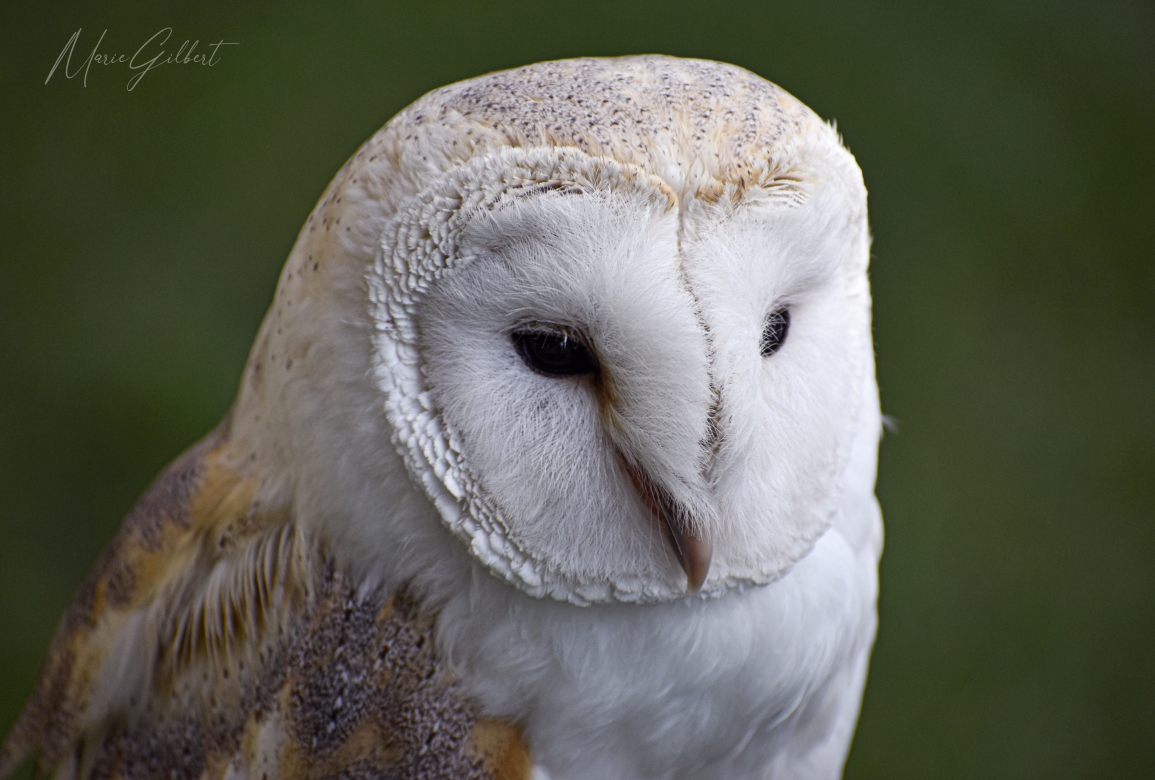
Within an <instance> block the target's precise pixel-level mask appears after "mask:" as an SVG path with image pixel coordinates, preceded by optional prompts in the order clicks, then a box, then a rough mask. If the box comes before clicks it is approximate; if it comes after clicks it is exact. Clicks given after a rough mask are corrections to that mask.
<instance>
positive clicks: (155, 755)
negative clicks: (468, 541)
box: [0, 418, 531, 780]
mask: <svg viewBox="0 0 1155 780" xmlns="http://www.w3.org/2000/svg"><path fill="white" fill-rule="evenodd" d="M228 428H229V424H228V419H227V418H226V420H225V422H224V423H222V425H221V427H220V428H218V429H217V430H216V431H215V432H214V433H212V434H210V435H209V436H208V437H206V438H205V439H204V440H202V441H201V442H200V443H198V444H197V445H195V446H194V447H192V448H191V449H190V450H188V451H187V452H186V453H185V454H184V455H182V456H181V457H180V458H178V459H177V460H176V461H175V462H174V463H173V464H172V465H170V466H169V467H168V468H167V469H165V471H164V472H162V473H161V475H160V476H159V477H158V478H157V479H156V480H155V481H154V482H153V484H152V485H151V486H150V487H149V489H148V490H147V491H146V492H145V494H144V495H143V496H142V498H141V499H140V501H139V502H138V503H137V505H136V506H135V507H134V509H133V510H132V512H131V513H130V514H129V516H128V517H127V518H126V520H125V522H124V525H123V526H122V527H121V529H120V531H119V532H118V534H117V536H116V537H115V538H114V539H113V541H112V543H111V544H110V545H109V547H108V548H107V549H106V550H105V552H104V553H103V554H102V555H101V558H100V560H99V561H98V563H97V565H96V567H95V568H94V570H93V572H92V573H91V574H90V575H89V577H88V579H87V580H86V581H85V583H84V584H83V585H82V586H81V588H80V590H79V592H78V594H77V596H76V599H75V601H74V603H73V605H72V607H71V608H70V609H69V611H68V612H67V613H66V614H65V616H64V618H63V620H62V621H61V624H60V626H59V628H58V629H57V633H56V636H55V638H54V639H53V642H52V645H51V647H50V649H49V652H48V656H47V658H46V659H45V661H44V664H43V667H42V669H41V674H40V678H39V681H38V682H37V685H36V687H35V689H34V690H33V693H32V695H31V697H30V698H29V701H28V703H27V705H26V707H25V709H24V711H23V713H22V714H21V716H20V718H19V720H18V721H17V723H16V725H15V727H14V728H13V730H12V732H11V734H10V735H9V736H8V739H7V740H6V741H5V743H4V745H3V747H2V748H0V778H3V777H5V776H7V775H8V774H10V773H11V772H12V771H14V770H15V768H16V767H17V766H18V765H19V764H20V763H21V762H22V761H23V760H25V758H27V757H28V756H30V755H35V757H36V769H37V773H38V774H40V775H52V776H53V777H58V778H62V779H63V778H68V779H71V778H85V779H86V780H89V779H95V778H112V777H120V778H136V777H140V778H145V777H160V776H162V775H163V776H164V777H166V778H172V779H173V780H183V779H184V778H187V779H188V780H193V779H194V778H223V777H225V776H229V777H230V778H231V777H234V776H237V777H240V776H244V777H252V778H255V779H256V778H265V777H267V778H273V777H285V778H298V777H299V778H310V779H312V778H316V779H317V780H320V779H321V778H329V777H336V776H338V775H344V776H366V777H368V776H384V777H418V776H420V777H447V778H448V777H453V778H503V780H516V778H527V777H529V774H530V771H531V762H530V759H529V755H528V753H527V752H526V750H525V747H524V744H523V742H522V739H521V731H520V729H519V728H518V727H516V726H515V725H513V724H510V723H507V722H504V721H499V720H494V719H486V718H482V717H480V716H479V715H478V713H477V712H476V710H475V708H474V707H473V706H472V705H471V704H470V703H469V702H468V701H466V700H465V699H463V698H462V697H461V696H460V694H459V692H458V690H457V688H456V686H455V683H454V679H453V676H452V673H451V671H450V670H449V669H448V668H447V666H446V665H445V664H444V663H443V662H442V661H441V660H440V659H439V658H438V657H437V656H436V652H435V649H434V642H433V635H432V632H433V621H434V617H433V616H432V615H428V614H423V613H422V610H421V609H420V608H419V606H418V604H417V602H416V601H415V600H413V599H412V598H410V597H409V596H408V595H406V594H405V593H404V592H400V593H394V594H378V595H375V596H369V597H363V596H358V595H357V593H356V589H355V588H354V587H353V585H352V583H350V582H348V581H347V580H346V578H344V577H343V576H342V574H341V572H339V571H337V570H336V569H335V568H334V566H333V564H332V562H331V561H330V560H329V559H328V558H327V557H326V556H325V554H324V552H323V545H322V544H321V543H320V542H319V541H318V540H314V539H310V538H308V537H307V535H306V534H304V533H303V532H302V530H301V527H300V525H299V524H298V523H296V522H294V517H293V511H292V510H293V508H292V505H291V501H290V500H289V499H288V498H287V491H285V490H280V489H278V488H277V485H278V484H279V483H278V481H277V480H276V479H275V478H273V475H267V474H262V473H261V472H260V470H259V469H258V468H256V467H255V466H254V465H253V464H248V463H246V461H245V460H244V459H243V458H238V457H236V454H235V453H234V452H233V451H232V448H231V447H230V441H229V435H228ZM238 464H244V467H243V468H242V467H240V466H238Z"/></svg>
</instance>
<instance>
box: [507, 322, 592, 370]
mask: <svg viewBox="0 0 1155 780" xmlns="http://www.w3.org/2000/svg"><path fill="white" fill-rule="evenodd" d="M512 338H513V346H514V347H515V348H516V349H517V351H518V354H520V355H521V359H522V360H524V361H525V364H526V365H527V366H529V367H530V368H532V369H533V370H534V371H537V372H538V373H540V374H545V375H546V376H577V375H580V374H592V373H594V372H595V371H596V370H597V364H596V363H595V362H594V359H593V356H591V355H590V353H589V350H587V349H586V348H585V345H584V344H582V343H581V342H580V341H578V340H577V339H576V338H574V337H573V336H571V335H569V334H567V333H555V332H551V331H535V330H517V331H514V332H513V334H512Z"/></svg>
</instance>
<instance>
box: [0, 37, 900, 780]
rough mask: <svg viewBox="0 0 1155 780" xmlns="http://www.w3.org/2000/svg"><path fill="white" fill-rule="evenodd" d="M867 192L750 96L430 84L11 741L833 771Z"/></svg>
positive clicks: (597, 86) (285, 766)
mask: <svg viewBox="0 0 1155 780" xmlns="http://www.w3.org/2000/svg"><path fill="white" fill-rule="evenodd" d="M869 243H870V237H869V232H868V228H867V218H866V191H865V188H864V185H863V181H862V176H861V173H860V171H859V169H858V167H857V165H856V164H855V161H854V159H853V158H852V157H851V155H850V153H849V152H847V151H846V150H845V149H844V148H843V146H842V145H841V142H840V140H839V138H838V135H837V133H836V132H835V130H834V129H833V128H832V127H831V126H830V125H828V124H826V123H824V122H823V121H821V120H820V119H819V118H818V117H817V116H816V115H815V114H814V113H812V112H811V111H810V110H809V109H807V108H806V107H805V106H803V105H802V104H800V103H799V102H798V101H797V100H796V99H794V98H793V97H792V96H790V95H789V94H787V93H786V92H784V91H783V90H781V89H779V88H778V87H776V86H774V85H773V84H771V83H769V82H767V81H765V80H763V79H761V78H759V77H758V76H755V75H754V74H752V73H749V72H747V71H745V70H742V69H740V68H737V67H734V66H731V65H724V64H720V63H716V62H707V61H697V60H683V59H675V58H670V57H660V56H650V57H625V58H618V59H578V60H570V61H561V62H547V63H542V64H537V65H532V66H529V67H524V68H520V69H516V70H511V71H505V72H501V73H495V74H490V75H487V76H482V77H480V78H477V79H474V80H471V81H465V82H462V83H459V84H454V85H451V86H448V87H445V88H443V89H439V90H436V91H434V92H432V93H430V94H428V95H426V96H425V97H423V98H421V99H419V100H418V101H417V102H415V103H414V104H412V105H411V106H409V107H408V108H406V109H405V110H404V111H402V112H401V113H400V114H398V115H397V116H396V117H395V118H394V119H392V120H391V121H390V122H389V123H388V124H386V125H385V127H384V128H383V129H382V130H381V131H380V132H378V133H377V134H376V135H375V136H373V137H372V138H371V139H370V140H369V141H367V142H366V143H365V145H364V146H362V147H361V149H360V150H359V151H357V152H356V154H355V155H354V156H353V157H352V158H351V159H350V160H349V161H348V163H347V164H346V165H345V166H344V167H343V168H342V169H341V171H340V172H339V173H338V174H337V176H336V178H335V179H334V180H333V182H332V184H331V185H330V186H329V188H328V189H327V190H326V192H325V193H324V195H323V196H322V198H321V200H320V202H319V203H318V204H317V206H316V208H315V210H314V211H313V213H312V215H311V216H310V217H309V219H308V221H307V222H306V223H305V225H304V227H303V228H302V229H301V232H300V235H299V237H298V239H297V242H296V245H295V246H294V248H293V250H292V252H291V254H290V256H289V258H288V261H287V263H286V265H285V268H284V271H283V272H282V274H281V277H280V281H279V284H278V286H277V291H276V294H275V297H274V299H273V303H272V305H271V308H270V310H269V312H268V315H267V316H266V318H265V320H264V322H263V324H262V325H261V328H260V330H259V332H258V335H257V338H256V341H255V344H254V346H253V349H252V353H251V355H250V357H249V360H248V363H247V365H246V368H245V371H244V376H243V379H242V382H241V386H240V389H239V393H238V396H237V399H236V402H235V404H234V405H233V407H232V409H231V411H230V412H229V413H228V415H226V417H225V419H224V420H223V422H221V424H220V425H219V427H218V428H217V429H216V430H214V431H213V432H212V433H210V434H209V435H208V436H207V437H206V438H205V439H203V440H202V441H201V442H200V443H198V444H196V445H194V446H193V447H192V448H191V449H190V450H188V451H187V452H186V453H185V454H184V455H182V456H181V457H179V458H178V459H177V460H176V461H175V462H174V463H173V464H172V465H171V466H170V467H169V468H168V469H167V470H165V471H164V472H163V473H162V474H161V475H160V476H159V477H158V478H157V479H156V481H155V482H154V483H153V484H152V486H151V487H149V488H148V490H147V491H146V492H145V494H144V496H143V497H142V498H141V499H140V501H139V502H138V503H137V505H136V506H135V508H134V509H133V510H132V512H131V513H130V514H129V516H128V518H127V519H126V521H125V523H124V525H123V527H122V528H121V530H120V532H119V533H118V535H117V536H116V537H115V539H114V540H113V541H112V542H111V544H110V546H109V547H108V548H107V550H106V551H105V552H104V554H103V555H102V557H101V558H100V560H99V561H98V563H97V564H96V567H95V569H94V570H93V572H92V574H91V575H90V576H89V578H88V580H87V581H86V582H85V584H84V585H83V586H82V587H81V588H80V590H79V593H78V595H77V597H76V600H75V603H74V604H73V605H72V607H71V608H70V610H69V611H68V612H67V614H66V615H65V616H64V618H63V620H62V622H61V624H60V628H59V630H58V632H57V635H56V637H55V639H54V640H53V643H52V646H51V648H50V650H49V654H48V657H47V659H46V661H45V663H44V667H43V669H42V672H41V676H40V679H39V682H38V683H37V685H36V687H35V689H34V691H33V693H32V696H31V698H30V700H29V702H28V704H27V706H26V708H25V710H24V712H23V714H22V715H21V716H20V719H19V720H18V722H17V723H16V725H15V727H14V728H13V730H12V732H11V734H10V735H9V737H8V739H7V741H6V743H5V744H4V747H3V750H2V752H0V776H5V775H8V774H10V773H11V772H12V771H13V769H14V767H15V766H16V765H17V764H19V763H20V762H21V761H22V760H24V759H25V758H26V757H28V756H30V755H32V756H35V760H36V762H37V767H38V768H39V770H40V771H41V772H42V773H44V774H48V775H51V776H53V777H56V778H113V777H121V778H146V777H147V778H154V777H155V778H159V777H165V778H174V779H177V780H183V779H185V778H188V779H189V780H193V779H194V778H229V779H230V780H232V779H234V778H235V779H240V778H247V779H250V780H271V779H272V778H301V779H302V780H304V779H308V780H314V779H315V780H321V779H322V778H337V777H342V778H345V777H348V778H418V777H420V778H502V779H504V780H518V779H526V778H536V780H572V779H577V778H598V779H599V780H606V779H612V778H669V779H673V778H832V777H838V776H840V775H841V773H842V767H843V763H844V761H845V758H846V754H847V751H848V749H849V745H850V740H851V737H852V734H853V731H854V726H855V723H856V720H857V716H858V710H859V706H860V702H861V696H862V691H863V686H864V684H865V677H866V670H867V662H868V658H869V654H870V649H871V646H872V643H873V639H874V634H875V629H876V622H877V621H876V606H875V605H876V595H877V565H878V558H879V555H880V552H881V545H882V524H881V514H880V511H879V508H878V504H877V502H876V500H875V497H874V480H875V472H876V457H877V449H878V441H879V433H880V414H879V403H878V395H877V386H876V382H875V378H874V359H873V350H872V343H871V336H870V293H869V286H868V282H867V262H868V256H869Z"/></svg>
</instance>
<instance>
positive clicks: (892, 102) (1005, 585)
mask: <svg viewBox="0 0 1155 780" xmlns="http://www.w3.org/2000/svg"><path fill="white" fill-rule="evenodd" d="M14 5H15V4H6V5H5V8H4V10H3V11H0V22H2V30H0V59H2V62H3V69H2V72H0V80H2V81H0V83H2V88H3V97H2V99H3V112H2V113H3V116H4V117H5V118H4V120H3V126H2V130H0V138H2V139H3V142H2V145H0V171H2V183H3V186H2V187H0V199H2V203H3V205H2V208H0V236H2V239H0V247H2V254H0V499H2V500H0V731H4V730H6V729H7V728H8V726H9V724H11V723H12V721H13V720H14V719H15V717H16V714H17V712H18V709H19V707H20V705H21V702H22V701H23V698H24V696H25V695H27V693H28V691H29V690H30V688H31V686H32V682H33V679H34V675H35V673H36V669H37V665H38V663H39V660H40V657H41V655H42V653H43V652H44V649H45V647H46V645H47V643H48V641H49V638H50V636H51V634H52V631H53V628H54V626H55V623H56V620H57V618H58V616H59V615H60V614H61V612H62V610H63V609H64V608H65V606H66V605H67V603H68V602H69V600H70V598H71V594H72V591H73V589H74V588H75V587H76V586H77V584H78V583H79V581H80V579H81V578H82V577H83V575H84V573H85V572H86V571H87V569H88V567H89V566H90V565H91V563H92V562H93V560H94V559H95V558H96V556H97V554H98V552H99V550H100V549H101V547H102V545H103V544H104V543H105V541H106V540H107V539H108V538H109V537H110V536H111V535H112V533H113V531H114V529H115V528H116V527H117V525H118V523H119V522H120V519H121V518H122V516H123V515H124V514H125V512H126V511H127V510H128V508H129V507H130V506H131V504H132V502H133V500H134V499H135V498H136V496H137V495H138V494H139V493H140V491H141V490H142V489H143V488H144V486H145V485H146V484H147V483H148V481H149V480H150V478H151V477H152V476H153V475H154V474H155V473H156V472H157V471H158V470H159V469H160V468H161V467H162V466H163V465H164V464H165V463H166V462H167V461H169V460H170V459H171V458H173V457H174V456H175V455H176V454H177V453H178V452H179V451H180V450H182V449H183V448H184V447H185V446H186V445H188V444H189V443H191V442H192V441H193V440H194V439H196V438H197V437H199V436H200V435H201V434H202V433H204V432H205V431H207V430H208V429H209V428H210V427H211V426H213V424H214V423H215V422H216V421H217V420H218V419H219V418H220V416H221V415H222V414H223V412H224V411H225V409H226V408H227V407H228V405H229V403H230V400H231V398H232V395H233V392H234V389H235V386H236V383H237V380H238V378H239V375H240V371H241V367H242V364H243V362H244V360H245V356H246V352H247V350H248V347H249V344H250V341H251V340H252V337H253V335H254V333H255V331H256V328H257V325H258V323H259V321H260V319H261V316H262V314H263V313H264V309H265V307H266V306H267V305H268V303H269V301H270V299H271V296H272V293H273V288H274V285H275V282H276V278H277V273H278V271H279V269H280V266H281V263H282V262H283V260H284V258H285V256H286V255H287V253H288V251H289V248H290V246H291V245H292V242H293V240H294V238H295V235H296V232H297V229H298V228H299V226H300V225H301V223H302V222H303V220H304V219H305V217H306V215H307V214H308V213H309V211H310V209H311V208H312V206H313V203H314V201H315V200H316V198H317V197H318V195H319V194H320V193H321V190H322V188H323V187H324V186H325V184H326V183H327V182H328V180H329V178H330V177H331V176H332V175H333V174H334V173H335V172H336V170H337V168H338V167H339V166H340V165H341V164H342V162H343V161H344V160H345V158H346V157H348V156H349V155H350V154H351V153H352V152H353V151H354V150H355V149H356V148H357V146H358V145H359V144H360V143H361V142H362V141H363V140H364V139H365V138H367V137H368V136H369V135H370V134H371V133H373V131H375V130H376V129H377V128H378V127H379V126H380V125H382V124H383V123H384V122H385V121H386V120H387V119H388V118H389V117H390V116H391V115H392V114H393V113H395V112H396V111H397V110H398V109H400V108H401V107H403V106H404V105H406V104H407V103H409V102H410V101H411V100H413V99H414V98H416V97H418V96H419V95H421V94H422V93H424V92H426V91H427V90H429V89H432V88H434V87H437V86H440V85H442V84H445V83H448V82H452V81H456V80H459V79H462V78H467V77H470V76H474V75H478V74H481V73H484V72H487V71H491V70H496V69H500V68H507V67H511V66H516V65H521V64H524V63H529V62H533V61H536V60H542V59H552V58H560V57H568V56H574V55H611V54H623V53H639V52H664V53H669V54H677V55H686V56H695V57H707V58H712V59H719V60H728V61H730V62H735V63H737V64H740V65H743V66H745V67H747V68H750V69H751V70H754V71H755V72H757V73H760V74H762V75H764V76H766V77H767V78H769V79H771V80H773V81H775V82H777V83H779V84H781V85H782V86H783V87H785V88H786V89H788V90H790V91H791V92H793V93H794V94H795V95H797V96H798V97H799V98H801V99H802V100H803V101H804V102H806V103H807V104H809V105H810V106H811V107H812V108H814V109H815V110H816V111H818V112H819V113H820V114H822V115H823V116H825V117H828V118H833V119H837V121H838V127H839V129H840V130H841V132H842V133H843V134H844V137H845V139H846V142H847V144H848V145H849V147H850V149H851V150H852V151H853V152H854V153H855V155H856V156H857V158H858V161H859V163H860V164H861V166H862V169H863V171H864V172H865V176H866V182H867V186H868V187H869V189H870V207H871V219H872V224H873V230H874V236H875V243H874V261H873V274H872V275H873V281H874V294H875V335H876V341H877V350H878V372H879V382H880V384H881V387H882V398H883V406H884V409H885V411H886V412H887V413H889V414H890V415H892V416H893V417H895V418H896V419H897V420H898V433H897V434H889V435H888V436H887V437H886V440H885V442H884V443H883V447H882V462H881V473H880V477H879V488H878V490H879V495H880V497H881V500H882V504H883V508H884V511H885V515H886V522H887V547H886V553H885V556H884V558H883V563H882V599H881V613H882V624H881V625H882V627H881V632H880V634H879V639H878V645H877V649H876V651H875V655H874V662H873V666H872V669H871V678H870V684H869V687H868V690H867V694H866V702H865V706H864V709H863V713H862V720H861V725H860V727H859V731H858V736H857V738H856V741H855V746H854V750H853V753H852V755H851V758H850V763H849V767H848V772H847V775H848V777H851V778H929V777H933V778H964V777H965V778H1076V777H1086V778H1091V777H1095V778H1104V777H1120V778H1122V777H1135V778H1151V777H1155V522H1153V521H1155V263H1153V257H1152V255H1153V247H1155V3H1152V2H1150V0H1141V1H1140V0H1135V1H1133V2H1124V1H1122V0H1104V1H1100V2H1087V3H1082V4H1078V5H1065V4H1059V3H1044V2H1035V3H1026V2H966V3H959V2H922V3H877V2H848V3H830V2H789V3H786V2H745V3H737V2H718V3H704V2H689V3H687V2H675V1H674V0H666V1H664V2H630V3H621V2H616V3H603V2H594V1H593V0H586V1H585V2H582V3H564V4H560V3H550V2H544V1H543V0H537V2H508V3H503V4H500V5H497V4H492V5H491V4H482V3H466V2H424V3H377V4H370V3H363V4H351V3H328V4H326V5H325V7H324V9H323V10H321V9H307V8H305V7H302V6H301V5H299V4H298V5H291V6H290V5H284V4H280V3H249V4H246V6H245V7H244V8H243V9H242V8H238V7H234V6H235V5H236V4H231V3H227V4H226V3H221V2H217V3H203V2H202V3H191V2H189V3H160V2H148V3H144V2H139V3H131V2H124V3H96V4H89V3H84V4H81V3H76V4H68V3H27V4H25V7H24V8H23V9H17V8H14V7H13V6H14ZM166 26H170V27H172V28H173V29H174V32H173V39H172V41H170V44H169V48H170V50H171V49H175V48H176V45H177V44H179V42H180V41H182V40H184V39H186V38H189V39H200V41H201V49H200V51H204V50H205V49H204V46H205V45H206V44H208V43H213V42H216V41H217V40H221V39H224V40H227V41H236V42H238V43H239V45H238V46H232V47H229V48H226V49H222V50H221V52H220V57H219V59H220V61H219V63H218V64H217V65H215V66H213V67H212V68H203V67H198V66H185V67H178V66H168V67H165V68H161V69H159V70H155V71H153V72H151V73H149V74H147V76H145V77H144V78H143V80H142V81H141V82H140V84H139V85H138V86H137V87H136V89H135V90H134V91H132V92H129V91H127V90H126V88H125V86H126V82H127V81H128V78H129V76H130V75H132V73H131V72H130V71H128V70H127V68H126V67H125V66H124V65H119V66H107V67H102V66H99V65H95V64H94V65H93V66H92V69H91V72H90V73H89V75H88V83H87V86H85V85H84V84H83V83H82V82H81V79H80V78H79V77H78V78H74V79H72V80H67V79H64V78H62V76H63V74H62V73H61V72H60V71H58V72H57V73H56V75H55V76H54V77H53V79H52V81H51V82H50V83H49V84H48V85H45V84H44V79H45V77H46V76H47V73H48V70H49V68H50V67H51V65H52V62H53V61H54V60H55V58H56V56H57V54H58V53H59V52H60V50H61V48H62V47H63V46H64V44H65V42H66V41H67V40H68V38H69V37H70V36H71V34H72V33H73V32H74V31H76V30H77V29H78V28H82V29H83V32H82V33H81V37H80V41H79V44H78V46H77V52H78V57H77V58H76V59H74V61H73V62H74V66H73V67H74V69H75V67H76V63H77V62H78V60H81V59H83V57H84V56H87V53H88V52H89V51H90V50H91V49H92V47H93V45H94V44H95V42H96V38H97V37H98V36H99V34H100V31H101V30H103V29H106V28H107V30H108V33H107V35H106V37H105V39H104V42H103V44H102V46H101V49H100V50H101V51H102V52H107V53H116V52H124V53H128V54H131V53H132V52H133V51H135V50H136V48H137V47H138V46H140V44H141V43H143V42H144V41H145V40H146V39H147V38H148V37H149V36H150V35H152V34H153V33H154V32H156V31H157V30H159V29H161V28H163V27H166Z"/></svg>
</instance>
